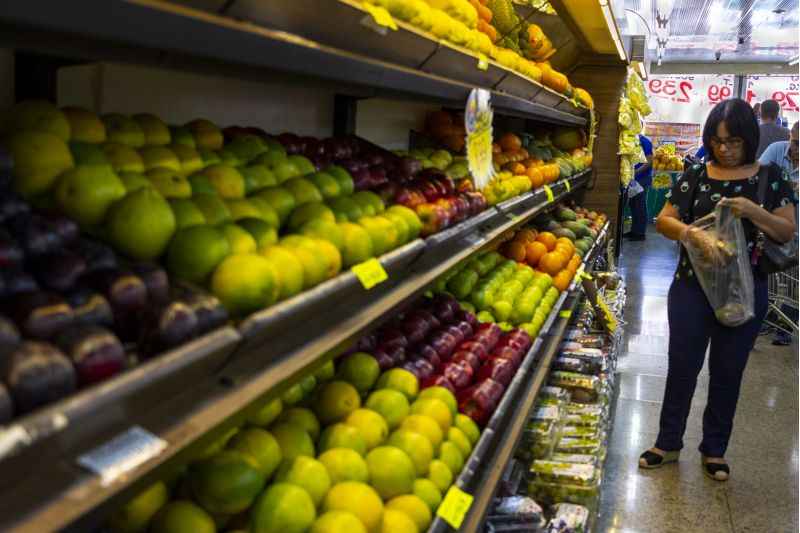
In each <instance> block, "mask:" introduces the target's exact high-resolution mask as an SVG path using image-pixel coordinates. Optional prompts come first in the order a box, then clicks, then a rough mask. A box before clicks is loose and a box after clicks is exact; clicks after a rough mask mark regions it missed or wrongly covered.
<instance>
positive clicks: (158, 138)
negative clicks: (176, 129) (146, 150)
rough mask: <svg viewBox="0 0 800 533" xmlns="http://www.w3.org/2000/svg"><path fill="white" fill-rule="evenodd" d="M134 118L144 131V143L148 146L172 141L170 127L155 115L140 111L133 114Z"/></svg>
mask: <svg viewBox="0 0 800 533" xmlns="http://www.w3.org/2000/svg"><path fill="white" fill-rule="evenodd" d="M133 120H135V121H136V123H137V124H138V125H139V127H140V128H141V129H142V131H143V132H144V143H145V144H146V145H148V146H165V145H167V144H169V143H170V142H172V135H170V132H169V128H168V127H167V125H166V124H164V122H163V121H162V120H161V119H160V118H158V117H157V116H155V115H151V114H149V113H139V114H138V115H133Z"/></svg>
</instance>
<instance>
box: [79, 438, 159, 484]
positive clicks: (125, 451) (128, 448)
mask: <svg viewBox="0 0 800 533" xmlns="http://www.w3.org/2000/svg"><path fill="white" fill-rule="evenodd" d="M166 448H167V442H166V441H165V440H163V439H160V438H158V437H156V436H155V435H153V434H152V433H150V432H149V431H147V430H145V429H143V428H141V427H139V426H133V427H132V428H130V429H128V430H127V431H125V432H124V433H120V434H119V435H117V436H116V437H114V438H113V439H111V440H110V441H108V442H106V443H105V444H103V445H101V446H98V447H97V448H95V449H93V450H92V451H90V452H88V453H85V454H83V455H81V456H80V457H78V464H79V465H81V466H82V467H84V468H86V469H88V470H91V471H92V472H94V473H95V474H97V475H99V476H100V478H101V483H102V484H103V485H104V486H105V485H109V484H111V483H113V482H114V480H116V479H117V478H119V477H120V476H122V475H124V474H126V473H127V472H130V471H131V470H133V469H134V468H136V467H137V466H139V465H141V464H142V463H145V462H146V461H149V460H150V459H152V458H153V457H155V456H157V455H158V454H160V453H161V452H162V451H164V450H165V449H166Z"/></svg>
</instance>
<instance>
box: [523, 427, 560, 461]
mask: <svg viewBox="0 0 800 533" xmlns="http://www.w3.org/2000/svg"><path fill="white" fill-rule="evenodd" d="M557 427H558V424H557V423H556V421H555V420H536V421H533V422H528V426H527V428H526V438H527V440H528V443H529V444H528V448H529V450H530V454H531V457H532V458H533V459H544V458H546V457H549V456H550V454H551V453H553V448H554V447H555V443H556V429H557Z"/></svg>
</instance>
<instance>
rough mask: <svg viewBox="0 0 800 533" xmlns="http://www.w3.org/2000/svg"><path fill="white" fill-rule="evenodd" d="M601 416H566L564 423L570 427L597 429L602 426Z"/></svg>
mask: <svg viewBox="0 0 800 533" xmlns="http://www.w3.org/2000/svg"><path fill="white" fill-rule="evenodd" d="M600 421H601V418H600V416H599V415H590V414H570V413H567V414H566V415H565V416H564V423H565V424H567V425H570V426H581V427H597V426H599V425H600Z"/></svg>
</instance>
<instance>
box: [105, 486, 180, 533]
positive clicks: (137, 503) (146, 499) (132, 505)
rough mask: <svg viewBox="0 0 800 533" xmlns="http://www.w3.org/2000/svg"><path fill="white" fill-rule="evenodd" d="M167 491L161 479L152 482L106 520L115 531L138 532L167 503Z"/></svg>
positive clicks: (119, 532) (122, 532) (141, 530)
mask: <svg viewBox="0 0 800 533" xmlns="http://www.w3.org/2000/svg"><path fill="white" fill-rule="evenodd" d="M168 499H169V492H168V491H167V486H166V485H165V484H164V483H163V482H162V481H157V482H156V483H153V484H152V485H150V486H149V487H147V488H146V489H144V490H143V491H142V492H140V493H139V494H137V495H136V496H135V497H134V498H133V499H131V500H130V501H129V502H128V503H126V504H125V505H124V506H123V507H121V508H119V509H117V510H116V511H115V512H114V514H113V515H111V518H110V519H109V521H108V525H109V526H111V529H112V530H114V531H115V532H117V533H140V532H143V531H145V530H146V529H147V524H148V523H149V522H150V519H151V518H153V515H155V514H156V513H157V512H158V510H159V509H161V507H162V506H163V505H164V504H165V503H167V500H168Z"/></svg>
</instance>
